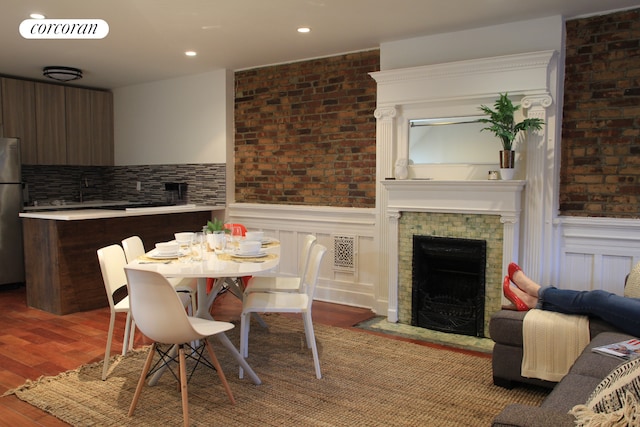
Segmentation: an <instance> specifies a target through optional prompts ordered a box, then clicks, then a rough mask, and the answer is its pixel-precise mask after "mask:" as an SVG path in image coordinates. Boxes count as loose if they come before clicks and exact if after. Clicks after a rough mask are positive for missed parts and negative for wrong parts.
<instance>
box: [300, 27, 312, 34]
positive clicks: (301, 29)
mask: <svg viewBox="0 0 640 427" xmlns="http://www.w3.org/2000/svg"><path fill="white" fill-rule="evenodd" d="M298 32H299V33H309V32H311V28H309V27H300V28H298Z"/></svg>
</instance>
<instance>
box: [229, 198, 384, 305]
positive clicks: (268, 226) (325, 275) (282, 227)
mask: <svg viewBox="0 0 640 427" xmlns="http://www.w3.org/2000/svg"><path fill="white" fill-rule="evenodd" d="M226 222H236V223H242V224H244V225H245V226H246V227H247V229H249V230H263V231H264V232H265V235H266V236H270V237H275V238H277V239H279V240H280V244H281V252H280V253H281V261H280V265H279V267H278V273H279V274H285V275H295V274H296V272H297V269H298V268H297V266H298V255H299V253H300V248H301V247H302V242H303V239H304V236H305V235H306V234H313V235H315V236H316V237H317V239H318V242H319V243H321V244H322V245H324V246H326V247H327V249H328V251H327V254H326V255H325V257H324V260H323V263H322V267H321V269H320V277H319V280H318V288H317V290H316V299H317V300H321V301H328V302H335V303H339V304H347V305H353V306H358V307H367V308H372V309H375V307H374V306H375V304H374V301H376V298H378V295H375V292H376V286H375V284H376V282H377V271H378V266H377V259H378V255H377V246H376V244H375V243H374V241H375V239H374V235H375V224H376V211H375V209H364V208H332V207H324V206H297V205H270V204H258V203H232V204H229V205H228V206H227V218H226ZM336 236H351V237H353V238H354V245H353V247H354V256H355V257H356V259H355V262H354V266H355V268H354V269H353V270H352V271H349V269H345V268H336V267H335V265H334V258H333V257H334V238H335V237H336Z"/></svg>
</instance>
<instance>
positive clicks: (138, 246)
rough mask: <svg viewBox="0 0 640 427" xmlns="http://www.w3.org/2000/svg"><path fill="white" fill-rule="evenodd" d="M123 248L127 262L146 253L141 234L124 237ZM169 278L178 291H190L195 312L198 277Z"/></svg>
mask: <svg viewBox="0 0 640 427" xmlns="http://www.w3.org/2000/svg"><path fill="white" fill-rule="evenodd" d="M122 248H123V249H124V254H125V256H126V257H127V262H131V261H133V260H135V259H136V258H138V257H141V256H142V255H144V254H145V250H144V243H143V242H142V239H141V238H140V237H139V236H131V237H127V238H126V239H124V240H123V241H122ZM167 280H168V281H169V283H171V284H172V285H173V287H174V288H176V291H178V292H188V293H189V298H190V299H191V308H190V313H195V311H196V300H197V298H196V290H197V288H198V281H197V280H196V279H188V278H180V277H172V278H169V279H167Z"/></svg>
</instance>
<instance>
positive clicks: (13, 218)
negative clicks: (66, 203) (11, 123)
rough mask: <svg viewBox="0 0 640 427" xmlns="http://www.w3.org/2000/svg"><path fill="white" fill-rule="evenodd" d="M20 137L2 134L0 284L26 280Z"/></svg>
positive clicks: (0, 147) (0, 165) (0, 149)
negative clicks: (21, 214) (3, 136)
mask: <svg viewBox="0 0 640 427" xmlns="http://www.w3.org/2000/svg"><path fill="white" fill-rule="evenodd" d="M22 206H23V203H22V166H21V162H20V141H19V140H18V139H17V138H0V285H6V284H10V283H23V282H24V254H23V249H22V220H21V219H20V216H19V214H20V212H21V211H22Z"/></svg>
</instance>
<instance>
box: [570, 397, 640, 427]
mask: <svg viewBox="0 0 640 427" xmlns="http://www.w3.org/2000/svg"><path fill="white" fill-rule="evenodd" d="M569 414H571V415H573V416H574V417H576V421H575V425H576V426H577V427H638V426H640V405H638V402H637V401H636V399H635V397H633V394H631V393H627V394H626V395H625V404H624V407H623V408H621V409H618V410H617V411H614V412H611V413H609V414H604V413H599V412H594V411H592V410H591V409H589V408H587V406H586V405H576V406H574V407H573V408H572V409H571V410H570V411H569Z"/></svg>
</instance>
